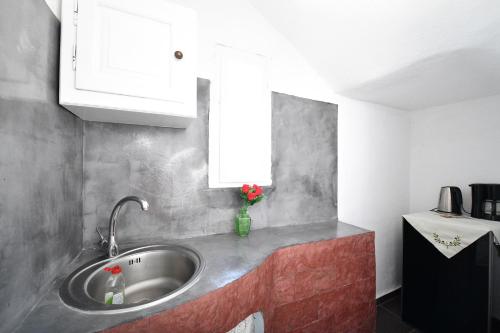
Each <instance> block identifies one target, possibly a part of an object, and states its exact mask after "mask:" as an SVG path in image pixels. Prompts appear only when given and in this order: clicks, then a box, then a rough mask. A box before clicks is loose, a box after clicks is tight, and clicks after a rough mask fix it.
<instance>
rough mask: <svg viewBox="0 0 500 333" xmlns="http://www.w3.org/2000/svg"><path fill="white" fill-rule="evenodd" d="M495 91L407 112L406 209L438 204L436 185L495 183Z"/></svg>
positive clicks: (498, 171) (499, 174) (499, 169)
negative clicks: (407, 200) (469, 98)
mask: <svg viewBox="0 0 500 333" xmlns="http://www.w3.org/2000/svg"><path fill="white" fill-rule="evenodd" d="M499 126H500V95H496V96H492V97H488V98H482V99H476V100H469V101H465V102H461V103H456V104H449V105H444V106H439V107H434V108H429V109H425V110H420V111H414V112H412V113H411V156H410V160H411V171H410V210H411V211H412V212H417V211H423V210H429V209H432V208H434V207H436V205H437V201H438V197H439V189H440V187H441V186H446V185H455V186H459V187H460V188H461V189H462V193H463V195H464V207H465V209H466V210H467V211H469V209H470V205H471V197H470V188H469V186H468V185H469V184H471V183H481V182H488V183H500V149H499V145H500V127H499Z"/></svg>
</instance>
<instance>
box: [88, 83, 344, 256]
mask: <svg viewBox="0 0 500 333" xmlns="http://www.w3.org/2000/svg"><path fill="white" fill-rule="evenodd" d="M209 89H210V86H209V82H208V81H207V80H198V119H197V120H196V121H195V122H194V123H193V124H192V125H190V126H189V127H188V128H187V129H186V130H182V129H169V128H157V127H145V126H133V125H120V124H105V123H92V122H86V123H85V125H84V147H85V148H84V178H85V183H84V244H85V246H92V245H93V244H94V243H95V241H96V240H97V238H96V233H95V227H96V225H99V226H101V228H103V229H105V230H107V225H108V218H109V214H110V213H111V210H112V208H113V205H114V204H115V203H116V202H117V201H118V200H119V199H120V198H121V197H123V196H126V195H139V196H141V197H144V198H145V199H146V200H148V201H149V203H150V205H151V208H150V210H149V211H148V212H142V211H141V210H140V209H139V207H138V206H137V205H136V204H135V203H130V204H129V206H127V207H126V208H125V209H123V210H122V212H121V217H120V218H119V222H118V224H119V225H118V228H117V230H118V232H117V239H118V241H119V242H120V241H122V242H124V241H128V240H145V241H146V240H147V241H151V239H153V238H156V237H158V238H164V237H167V238H185V237H192V236H198V235H206V234H214V233H224V232H230V231H232V228H233V219H234V216H235V214H236V213H237V210H238V208H239V207H240V204H241V203H240V201H239V197H238V193H237V191H238V190H237V189H208V178H207V177H208V173H207V169H208V112H209ZM272 121H273V124H272V126H273V150H272V151H273V157H272V159H273V163H272V172H273V181H274V184H273V186H272V187H270V188H267V189H266V194H267V196H268V198H267V200H265V201H263V202H261V203H259V204H258V205H256V206H254V207H252V208H251V211H250V213H251V215H252V217H253V227H254V228H262V227H266V226H280V225H293V224H304V223H314V222H325V221H331V220H332V219H335V218H336V217H337V207H336V205H337V190H336V186H337V133H336V129H337V106H336V105H333V104H329V103H322V102H316V101H311V100H306V99H302V98H297V97H293V96H288V95H283V94H277V93H274V94H273V120H272Z"/></svg>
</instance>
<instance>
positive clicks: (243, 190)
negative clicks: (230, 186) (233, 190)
mask: <svg viewBox="0 0 500 333" xmlns="http://www.w3.org/2000/svg"><path fill="white" fill-rule="evenodd" d="M248 191H250V185H248V184H245V185H243V186H242V187H241V192H243V193H245V194H246V193H248Z"/></svg>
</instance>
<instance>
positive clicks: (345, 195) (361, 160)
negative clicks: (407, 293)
mask: <svg viewBox="0 0 500 333" xmlns="http://www.w3.org/2000/svg"><path fill="white" fill-rule="evenodd" d="M409 129H410V119H409V115H408V113H407V112H405V111H401V110H397V109H392V108H388V107H384V106H379V105H375V104H371V103H365V102H359V101H354V100H349V99H342V100H341V101H340V104H339V161H338V168H339V179H338V182H339V185H338V209H339V210H338V213H339V219H340V220H341V221H345V222H347V223H351V224H354V225H357V226H360V227H363V228H367V229H370V230H375V246H376V262H377V297H379V296H382V295H384V294H386V293H388V292H391V291H393V290H394V289H396V288H399V287H400V285H401V254H402V253H401V249H402V245H401V239H402V237H401V236H402V234H401V215H402V214H405V213H407V212H408V205H409V197H408V177H409V175H408V173H409V152H408V147H409Z"/></svg>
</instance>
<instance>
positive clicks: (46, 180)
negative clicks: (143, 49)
mask: <svg viewBox="0 0 500 333" xmlns="http://www.w3.org/2000/svg"><path fill="white" fill-rule="evenodd" d="M58 43H59V23H58V21H57V19H56V18H55V17H54V16H53V14H52V13H51V12H50V10H49V8H48V7H47V5H46V4H45V3H44V2H43V1H32V0H2V1H1V2H0V302H1V305H0V332H11V331H12V328H13V327H14V326H15V325H16V324H18V323H19V321H20V320H21V318H22V317H23V316H24V315H25V314H26V312H27V311H28V310H29V309H30V308H31V307H32V306H33V305H34V303H35V302H36V301H37V299H38V298H39V296H40V294H41V293H43V292H44V290H46V288H44V287H45V286H47V284H48V283H50V282H51V280H52V279H53V277H54V275H55V274H56V273H57V272H58V271H59V270H60V268H61V266H62V265H65V264H66V263H68V262H69V261H70V260H71V259H72V258H74V257H75V255H76V254H77V253H78V252H79V251H80V249H81V245H82V218H81V216H82V208H81V202H82V201H81V192H82V178H83V170H82V162H83V161H82V122H81V121H80V120H78V119H77V118H75V117H74V116H73V115H72V114H70V113H69V112H68V111H66V110H64V109H63V108H61V107H59V106H58V104H57V90H58V49H59V48H58Z"/></svg>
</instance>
